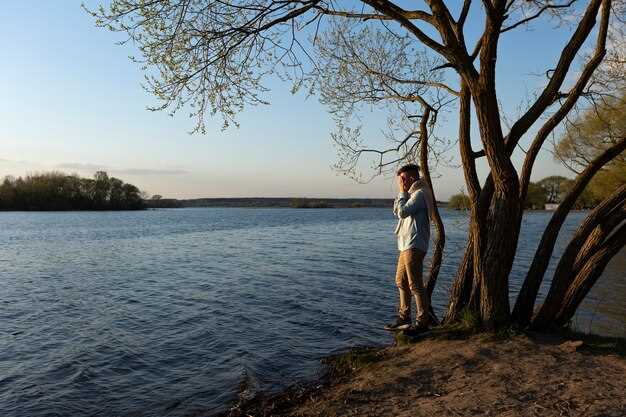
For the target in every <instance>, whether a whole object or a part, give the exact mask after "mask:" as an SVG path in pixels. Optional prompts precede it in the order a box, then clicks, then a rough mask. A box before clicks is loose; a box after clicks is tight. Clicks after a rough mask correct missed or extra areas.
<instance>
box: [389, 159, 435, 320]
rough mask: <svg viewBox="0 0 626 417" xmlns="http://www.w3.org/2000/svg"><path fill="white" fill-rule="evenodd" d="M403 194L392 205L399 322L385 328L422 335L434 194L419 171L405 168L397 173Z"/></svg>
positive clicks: (427, 298) (413, 166)
mask: <svg viewBox="0 0 626 417" xmlns="http://www.w3.org/2000/svg"><path fill="white" fill-rule="evenodd" d="M397 176H398V186H399V188H400V193H399V194H398V197H397V198H396V200H395V202H394V204H393V213H394V214H395V215H396V216H397V217H398V225H397V226H396V230H395V233H396V235H397V239H398V250H399V251H400V255H399V257H398V268H397V271H396V285H397V286H398V291H399V293H400V294H399V295H400V305H399V308H398V318H397V320H396V321H395V323H392V324H389V325H387V326H385V328H386V329H387V330H405V329H409V328H411V327H412V329H413V330H415V331H418V332H421V331H425V330H427V329H428V321H429V320H428V313H429V306H430V297H429V296H428V294H427V293H426V289H425V288H424V283H423V281H422V267H423V262H424V256H425V255H426V251H428V243H429V240H430V220H429V213H430V212H431V211H432V210H433V200H432V193H431V191H430V189H429V188H428V186H427V185H426V183H425V182H424V181H422V180H420V175H419V167H418V166H417V165H414V164H409V165H404V166H403V167H401V168H400V169H399V170H398V172H397ZM411 295H412V296H413V298H415V304H416V306H415V307H416V315H415V325H414V327H413V326H411Z"/></svg>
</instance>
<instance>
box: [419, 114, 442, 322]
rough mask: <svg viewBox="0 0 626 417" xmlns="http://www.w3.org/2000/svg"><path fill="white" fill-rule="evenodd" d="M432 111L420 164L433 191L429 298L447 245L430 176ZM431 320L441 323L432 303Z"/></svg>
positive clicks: (422, 131)
mask: <svg viewBox="0 0 626 417" xmlns="http://www.w3.org/2000/svg"><path fill="white" fill-rule="evenodd" d="M430 114H431V109H430V108H428V107H426V108H425V109H424V115H423V116H422V120H421V121H420V140H421V142H420V164H421V166H422V174H423V176H424V180H425V181H426V183H427V184H428V187H429V188H430V190H431V193H432V198H433V212H432V213H429V216H430V217H431V218H432V220H433V221H434V222H435V231H436V232H435V233H436V235H435V248H434V250H433V256H432V259H431V261H430V272H429V274H428V279H427V280H426V291H427V294H428V297H429V298H431V297H432V295H433V291H434V290H435V284H436V283H437V278H438V277H439V271H440V270H441V261H442V259H443V249H444V246H445V244H446V232H445V228H444V225H443V221H442V220H441V215H440V214H439V207H438V206H437V198H436V197H435V190H434V188H433V182H432V178H431V176H430V167H429V165H428V122H429V120H430ZM429 314H430V319H431V321H432V322H433V323H439V320H438V319H437V315H436V314H435V310H434V309H433V304H432V303H430V311H429Z"/></svg>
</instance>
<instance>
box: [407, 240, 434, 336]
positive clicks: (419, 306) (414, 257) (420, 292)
mask: <svg viewBox="0 0 626 417" xmlns="http://www.w3.org/2000/svg"><path fill="white" fill-rule="evenodd" d="M406 252H409V253H408V254H407V256H406V263H405V264H404V265H405V270H406V276H407V279H408V282H409V288H410V290H411V293H412V294H413V296H414V297H415V307H416V308H415V310H416V314H415V324H416V325H417V326H418V327H421V326H427V325H428V321H429V319H428V310H429V307H430V297H428V294H426V289H425V288H424V282H423V281H422V269H423V264H424V256H425V255H426V254H425V253H424V252H423V251H421V250H419V249H411V250H409V251H406Z"/></svg>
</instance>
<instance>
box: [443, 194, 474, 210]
mask: <svg viewBox="0 0 626 417" xmlns="http://www.w3.org/2000/svg"><path fill="white" fill-rule="evenodd" d="M471 205H472V202H471V201H470V199H469V197H468V196H467V195H466V194H455V195H453V196H452V197H450V201H448V207H449V208H452V209H455V210H469V208H470V207H471Z"/></svg>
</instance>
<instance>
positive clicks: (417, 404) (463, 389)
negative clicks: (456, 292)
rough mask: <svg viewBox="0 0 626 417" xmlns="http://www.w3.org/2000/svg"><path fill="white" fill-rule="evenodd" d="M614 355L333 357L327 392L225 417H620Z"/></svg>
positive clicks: (624, 396)
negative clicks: (475, 416) (481, 416)
mask: <svg viewBox="0 0 626 417" xmlns="http://www.w3.org/2000/svg"><path fill="white" fill-rule="evenodd" d="M621 348H623V346H621ZM615 349H616V348H615V346H609V348H608V349H604V348H602V344H599V343H598V342H597V341H596V342H593V343H592V342H585V343H582V344H581V342H572V341H566V340H565V339H563V338H560V337H552V336H551V337H548V336H532V337H529V336H527V335H517V336H513V337H509V338H506V339H498V338H496V337H494V336H488V335H473V336H466V337H463V338H461V339H456V340H454V339H453V340H451V339H449V336H446V337H442V336H441V335H437V336H435V337H432V336H431V337H426V338H423V339H422V340H420V341H418V342H416V343H412V344H408V345H404V346H396V347H389V348H385V349H381V350H364V351H360V352H356V353H350V354H346V355H342V356H340V357H337V358H334V359H333V360H331V361H330V365H331V366H330V368H331V370H330V374H329V377H328V378H327V380H326V381H325V383H324V384H320V385H318V386H312V387H308V388H306V389H304V388H300V389H297V388H294V389H292V390H289V391H287V392H284V393H282V394H279V395H276V396H272V397H265V398H264V397H258V398H256V399H254V400H253V401H251V402H249V403H247V404H241V405H240V406H238V407H235V408H233V409H232V410H231V411H230V413H229V414H228V415H230V416H255V417H256V416H412V417H415V416H472V415H483V416H485V415H486V416H624V415H626V360H625V359H624V357H623V351H622V352H620V353H615V352H616V350H615ZM618 349H619V348H618ZM617 352H619V350H618V351H617Z"/></svg>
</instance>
